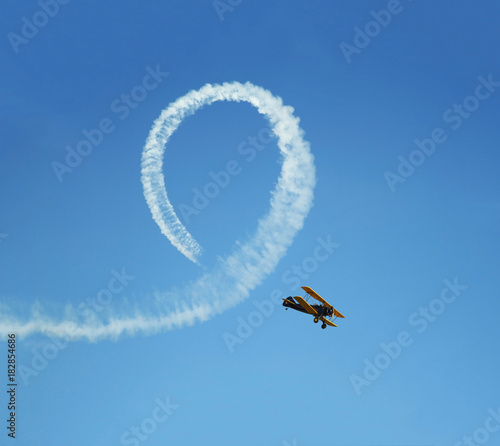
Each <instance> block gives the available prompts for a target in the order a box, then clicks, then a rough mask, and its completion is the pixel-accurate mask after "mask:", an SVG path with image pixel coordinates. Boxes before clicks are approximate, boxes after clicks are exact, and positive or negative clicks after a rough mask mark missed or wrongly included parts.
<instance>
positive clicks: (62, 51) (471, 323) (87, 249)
mask: <svg viewBox="0 0 500 446" xmlns="http://www.w3.org/2000/svg"><path fill="white" fill-rule="evenodd" d="M237 3H239V4H237ZM42 4H43V5H45V3H44V2H43V0H42V1H41V2H40V3H39V2H35V1H23V2H9V3H7V4H6V5H5V6H4V8H3V14H1V16H0V27H1V29H2V35H3V36H4V37H3V39H2V43H1V44H0V60H1V65H2V70H1V71H0V80H1V82H0V98H1V100H0V126H1V131H0V142H1V147H2V149H1V151H0V169H1V171H0V190H1V194H0V211H1V212H0V277H1V280H0V314H1V316H2V319H1V320H0V331H1V333H2V336H3V339H2V342H1V345H2V349H3V353H1V354H0V358H2V359H1V363H2V364H4V366H3V367H2V369H3V370H4V372H2V373H4V375H3V376H2V377H3V379H6V378H7V342H6V337H5V333H12V332H14V333H15V332H16V330H18V331H19V333H18V336H17V350H16V354H17V367H18V369H17V371H18V373H17V376H16V378H17V383H18V389H17V394H16V398H17V400H16V404H17V407H16V441H17V444H18V445H34V444H37V445H67V444H73V445H80V444H81V445H87V444H95V445H122V444H132V445H134V444H135V445H139V444H140V445H142V444H144V445H164V444H189V445H190V444H200V443H203V444H217V445H220V444H244V445H247V444H248V445H254V444H270V445H272V444H275V445H287V444H289V445H297V446H300V445H306V444H315V445H332V444H334V445H452V446H454V445H457V444H466V443H465V440H464V438H465V437H467V436H469V437H471V438H472V440H471V441H473V442H475V444H480V443H481V442H482V443H483V444H485V443H486V444H497V443H498V441H499V438H500V432H499V431H495V428H496V427H497V426H499V425H500V414H499V410H500V391H499V387H498V385H497V382H498V366H499V361H498V355H497V353H496V350H495V343H494V339H498V335H499V328H498V324H497V323H496V314H497V313H498V310H499V309H500V308H499V306H500V304H499V303H498V294H499V285H498V267H499V261H498V250H499V238H498V235H499V232H498V228H499V223H500V202H499V198H498V190H499V179H498V178H499V176H498V174H497V172H498V167H497V166H498V163H499V155H498V144H499V141H500V130H499V127H498V117H499V105H500V63H499V57H498V56H499V44H498V38H497V37H498V32H497V30H498V26H497V23H498V15H499V14H500V6H499V5H498V4H497V3H496V2H493V1H483V2H481V3H480V4H474V5H472V4H469V3H463V4H457V3H456V2H451V1H442V2H439V4H437V3H431V2H425V3H424V2H415V1H413V2H412V1H410V0H401V1H400V2H397V1H395V0H391V1H389V2H387V1H382V2H378V1H377V2H375V1H370V2H368V1H357V2H347V3H346V2H339V1H330V2H321V1H309V2H305V1H299V0H297V1H275V2H265V1H261V0H258V1H253V2H250V1H245V0H243V1H241V2H236V1H234V2H232V4H233V5H234V6H230V5H231V3H230V2H229V1H226V0H221V1H220V2H213V1H200V2H192V1H189V0H183V1H170V2H155V1H146V2H140V3H139V2H131V1H125V2H120V4H117V3H116V2H109V1H106V2H98V1H93V0H88V1H86V2H73V1H68V2H67V3H65V4H59V3H58V7H57V6H54V4H55V3H54V2H50V1H48V2H47V4H50V5H52V8H53V9H50V12H51V15H52V16H53V17H49V16H48V15H47V14H45V15H44V13H43V9H42ZM224 5H226V7H224ZM45 7H46V8H49V6H45ZM381 10H384V11H391V12H386V13H385V12H382V13H380V11H381ZM40 11H42V13H40ZM37 14H38V15H37ZM375 16H377V17H378V18H379V20H380V21H381V22H384V24H385V25H380V24H379V25H377V23H376V22H375V20H376V19H375ZM24 18H26V19H24ZM37 20H38V21H39V22H38V23H44V25H43V26H39V27H36V26H35V28H34V31H33V26H34V25H26V23H27V22H29V23H32V22H33V21H35V22H36V21H37ZM40 21H41V22H40ZM45 22H46V23H45ZM30 26H31V32H32V33H33V34H35V33H36V34H35V35H33V36H32V37H29V36H31V35H30V34H29V32H30ZM361 33H363V35H361ZM366 33H368V34H371V37H370V36H368V37H367V36H366ZM14 34H15V35H16V36H17V37H15V36H13V35H14ZM368 39H369V40H368ZM356 44H358V46H356ZM346 48H349V50H348V51H347V52H346ZM151 72H155V73H156V76H153V75H152V74H151ZM166 73H168V75H167V74H166ZM148 75H149V76H150V77H149V78H148V80H147V81H146V84H144V82H145V76H148ZM224 82H241V83H245V82H251V83H252V84H254V85H256V86H259V87H262V88H263V89H265V90H268V91H269V92H270V93H271V94H272V95H274V96H277V97H280V98H282V100H283V103H284V104H285V105H289V106H292V107H293V108H294V115H295V116H296V117H298V118H300V128H301V129H302V130H303V131H304V136H303V138H304V140H305V141H307V142H308V143H309V145H310V153H311V154H312V155H313V157H314V167H315V175H314V174H312V173H311V172H309V171H308V172H307V173H304V172H302V173H303V174H304V175H305V176H306V177H307V178H308V179H313V180H315V187H314V200H313V201H308V202H307V203H306V204H305V206H304V208H303V209H302V211H301V212H303V213H305V214H307V217H306V218H305V220H304V224H303V227H302V228H300V229H297V230H296V232H294V231H292V232H293V234H294V238H293V242H291V243H284V244H283V246H285V247H286V248H287V249H286V251H284V252H282V253H280V254H279V255H278V256H277V260H276V262H275V264H274V263H273V264H272V265H271V267H270V268H268V269H262V268H257V269H256V270H251V271H252V274H253V275H252V274H251V275H250V276H249V277H248V278H247V279H248V280H249V281H250V282H251V283H252V285H251V286H250V288H249V291H248V297H247V298H246V299H244V300H243V299H242V301H241V302H240V303H237V304H236V301H232V302H233V303H232V304H231V305H233V304H234V305H233V306H232V307H231V308H229V309H227V310H225V311H222V312H220V313H219V314H213V315H212V316H213V317H210V318H209V319H208V320H206V321H205V322H202V323H201V322H196V323H194V324H193V325H192V326H183V327H181V328H177V329H174V330H165V329H161V330H157V331H154V330H153V331H154V332H152V330H149V329H148V330H143V331H138V332H136V333H135V334H133V335H131V334H129V333H125V334H123V335H121V336H118V337H113V336H107V335H106V336H102V339H99V340H95V341H89V340H88V339H87V338H82V339H76V340H71V341H68V340H67V339H65V337H64V336H62V337H61V338H57V337H55V336H54V335H51V336H50V337H49V336H47V334H44V333H40V332H37V331H40V330H42V329H43V327H47V325H48V324H49V322H50V321H56V322H57V323H58V324H64V323H65V322H66V323H67V322H71V321H74V320H75V319H74V316H75V315H74V311H76V310H79V313H78V316H79V317H80V319H79V321H80V323H81V324H84V325H85V327H87V328H88V329H89V330H90V331H92V327H94V326H95V327H97V326H102V324H104V325H106V324H108V326H110V325H112V322H114V323H117V321H121V320H124V319H127V318H131V319H133V320H134V321H136V322H137V321H138V320H139V319H138V318H142V319H141V321H143V322H144V323H145V324H146V325H147V324H148V321H151V320H155V318H156V317H158V314H159V313H162V314H163V313H164V312H165V311H167V310H165V308H167V307H168V308H175V307H176V306H178V305H181V303H182V302H184V299H187V294H189V293H188V292H189V290H191V289H192V288H190V287H191V286H192V285H190V284H193V283H194V282H195V281H199V280H201V279H200V277H202V276H203V277H208V279H206V285H207V287H206V288H207V290H206V295H202V296H201V297H200V299H202V300H203V299H208V300H210V302H212V300H211V299H214V296H215V300H214V302H215V301H217V300H219V299H220V300H221V301H224V300H225V299H233V297H234V296H233V297H231V296H230V294H231V292H228V291H231V290H228V287H230V286H231V284H234V285H235V288H237V286H238V285H241V282H238V279H241V278H236V279H234V280H233V281H232V282H231V281H229V280H228V278H227V277H226V276H224V274H223V272H224V271H225V270H223V269H222V270H221V269H220V268H219V269H218V265H219V266H220V265H221V262H223V260H224V259H227V258H228V256H230V255H231V254H232V253H234V252H236V251H237V249H238V247H239V246H242V244H243V245H244V244H245V243H250V242H251V241H252V240H254V238H253V237H254V234H255V232H256V229H257V223H258V221H259V220H260V219H262V218H263V216H265V215H266V213H268V212H269V202H270V198H271V191H272V190H273V189H274V188H275V187H276V184H277V182H278V178H279V177H280V170H281V165H282V161H283V158H282V156H281V155H280V150H279V148H278V144H277V140H276V138H273V139H272V140H271V141H268V140H267V139H266V141H265V142H264V141H263V139H262V137H259V135H261V136H262V135H263V133H262V131H263V130H262V129H266V128H268V127H269V123H268V122H267V121H266V119H265V117H264V116H262V115H261V114H259V113H258V112H257V111H256V109H255V108H254V107H252V106H251V105H249V104H248V103H245V102H240V103H235V102H227V101H225V102H217V103H215V104H213V105H209V106H208V105H207V106H206V107H204V108H203V109H201V110H198V111H196V113H195V114H193V115H192V116H189V117H188V118H186V119H185V120H184V121H183V122H182V123H181V125H180V126H179V128H178V129H177V130H176V131H175V133H174V134H173V135H172V137H171V139H170V140H169V142H168V144H167V147H166V153H165V155H164V158H163V161H164V165H163V170H162V171H163V175H164V178H165V187H166V190H167V191H168V196H169V199H170V201H171V203H172V205H173V207H174V209H175V210H176V212H177V215H178V217H179V219H180V221H181V223H182V224H183V225H184V226H185V227H186V229H187V230H188V231H189V233H190V234H191V235H192V236H193V237H194V238H195V239H196V240H197V242H198V243H199V244H200V245H201V246H202V247H203V248H204V252H203V255H202V256H201V258H200V264H195V263H193V262H191V261H190V260H189V259H188V258H186V257H185V256H183V255H182V253H181V252H179V250H178V249H176V248H175V247H174V246H173V245H172V244H171V243H170V241H169V239H168V238H167V237H165V236H164V235H163V234H162V233H161V231H160V229H159V227H158V225H157V224H156V223H155V221H154V220H153V218H152V215H151V211H150V209H149V208H148V204H147V203H146V200H145V197H144V193H143V185H142V183H141V156H142V151H143V147H144V145H145V142H146V139H147V138H148V135H149V132H150V130H151V127H152V125H153V122H154V121H155V119H157V118H158V116H159V115H160V113H161V111H162V110H163V109H164V108H166V107H167V106H168V105H169V104H171V103H173V102H174V101H176V100H177V99H178V98H181V97H183V96H185V95H186V94H187V93H188V92H189V91H191V90H199V89H200V88H201V87H202V86H203V85H205V84H206V83H214V84H221V83H224ZM143 85H147V87H148V88H149V89H145V88H144V89H141V88H138V87H141V86H143ZM143 93H145V94H144V95H143V96H140V95H141V94H143ZM124 95H135V96H132V97H136V98H140V100H136V101H133V100H132V101H131V102H130V100H128V99H124V98H125V96H124ZM137 95H139V96H137ZM127 101H129V102H127ZM120 107H121V108H120ZM100 125H101V126H102V127H101V128H104V129H106V131H107V133H102V141H101V142H100V143H99V144H98V145H97V146H95V147H93V148H92V150H91V153H89V154H88V155H87V156H83V157H82V158H81V160H80V161H78V162H76V163H75V166H74V167H71V168H70V169H68V170H67V171H65V173H63V174H62V176H61V175H59V177H58V176H57V175H56V173H55V171H54V163H60V164H61V165H62V164H64V163H66V162H67V161H66V156H67V149H66V147H67V146H68V145H69V146H71V147H72V148H75V147H76V146H77V145H78V144H79V143H80V142H81V141H83V140H85V138H86V137H85V134H86V133H85V132H91V133H92V132H93V130H94V129H96V128H99V126H100ZM93 134H94V135H96V134H97V133H95V132H94V133H93ZM433 137H434V139H435V141H434V142H433V143H430V139H432V138H433ZM249 138H254V139H253V141H254V142H255V141H256V142H257V144H260V146H259V148H260V150H256V151H255V152H254V153H253V154H252V152H250V151H249V150H250V149H249V148H250V147H251V145H250V144H249V143H248V142H249V141H251V139H250V140H249ZM416 140H418V141H417V142H416ZM294 141H295V142H296V140H294ZM245 142H246V143H247V145H243V146H242V145H241V144H242V143H245ZM418 144H421V145H422V144H423V145H424V150H421V149H419V147H418ZM432 146H434V148H433V149H431V148H432ZM81 147H82V148H83V149H84V148H85V147H87V148H88V147H89V146H88V145H87V146H85V145H82V146H81ZM425 150H427V152H428V153H427V154H426V153H424V152H425ZM300 153H304V152H300ZM254 155H255V156H254ZM230 162H233V164H232V166H235V165H237V166H238V167H239V169H236V170H237V172H238V173H236V174H234V175H233V174H231V175H230V177H229V178H230V181H229V182H228V184H227V185H226V186H225V187H220V188H219V190H218V191H217V193H216V194H214V195H215V196H214V197H213V198H210V199H207V201H208V203H206V206H204V207H203V208H202V209H197V211H198V212H197V213H194V214H192V215H189V216H188V217H186V214H183V213H182V212H181V209H186V207H185V206H191V207H192V205H193V199H194V197H195V191H196V190H199V191H203V190H204V188H206V187H207V184H209V183H210V182H211V181H213V178H212V177H211V175H210V173H211V172H212V173H214V174H218V173H219V172H222V171H227V170H228V163H230ZM234 163H236V164H234ZM412 163H413V164H412ZM69 170H71V172H69ZM300 173H301V170H300V169H299V170H298V171H295V174H296V175H299V174H300ZM295 204H296V203H295ZM309 208H310V209H309ZM304 209H305V210H304ZM286 212H290V214H289V215H291V216H293V218H292V217H291V218H290V222H289V227H293V226H294V224H296V223H300V218H301V216H300V215H302V214H300V215H299V216H298V217H297V218H296V214H293V213H292V212H291V211H290V210H289V209H288V208H287V210H286V211H285V214H286ZM299 226H300V225H299ZM285 232H286V231H285ZM276 243H277V242H276ZM276 243H274V241H273V240H271V242H270V245H269V246H271V248H270V250H271V251H273V250H277V249H278V248H279V246H278V245H277V244H276ZM280 246H281V245H280ZM273 252H274V251H273ZM278 260H279V261H278ZM221 271H222V272H221ZM204 283H205V282H204ZM299 283H300V285H308V286H311V287H312V288H313V289H315V290H316V291H317V292H318V293H319V294H321V295H322V296H323V297H324V298H326V299H327V300H329V301H330V302H331V303H333V304H334V305H335V306H336V307H337V308H338V309H339V310H340V311H341V312H342V313H343V314H345V315H346V318H345V319H344V320H341V321H339V323H338V325H339V326H338V328H328V329H327V330H321V329H320V327H319V326H318V325H315V324H314V323H313V322H312V318H310V317H309V316H306V315H303V314H300V313H296V312H293V311H285V309H284V308H283V307H282V306H281V305H280V304H279V298H280V296H281V295H283V296H284V297H286V296H288V295H297V294H302V290H300V289H299V288H298V287H297V285H298V284H299ZM238 289H239V288H238ZM443 290H445V291H443ZM446 290H448V291H446ZM238 292H239V291H238ZM238 292H236V295H237V296H238ZM243 294H244V293H243ZM240 297H241V296H240ZM97 298H99V299H100V302H101V304H102V302H105V304H104V305H100V304H99V303H96V302H97ZM190 298H191V299H192V298H193V296H192V295H190ZM234 299H237V297H234ZM276 303H277V304H276ZM214 305H215V304H214ZM134 318H135V319H134ZM30 324H32V325H30ZM49 325H50V324H49ZM28 326H33V327H36V329H35V330H34V332H33V333H31V334H30V335H29V336H22V333H23V330H26V327H28ZM61 326H62V327H66V329H67V330H66V331H67V332H69V331H70V329H69V328H68V326H64V325H59V327H61ZM89 327H90V328H89ZM42 331H43V330H42ZM62 334H64V330H63V333H62ZM0 408H1V409H0V410H1V413H2V419H5V420H6V419H7V418H3V417H8V415H7V413H8V410H7V400H6V397H5V394H4V396H3V397H2V398H1V399H0ZM2 423H3V425H2V431H1V433H0V435H1V436H2V437H4V438H6V437H7V429H6V424H7V423H6V422H2ZM495 423H496V424H495ZM483 440H484V441H483ZM3 441H4V440H2V444H3ZM5 441H8V439H7V438H6V440H5Z"/></svg>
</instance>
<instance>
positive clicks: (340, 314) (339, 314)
mask: <svg viewBox="0 0 500 446" xmlns="http://www.w3.org/2000/svg"><path fill="white" fill-rule="evenodd" d="M333 314H334V315H335V316H337V317H345V316H344V315H343V314H342V313H341V312H340V311H337V310H336V309H335V308H334V309H333Z"/></svg>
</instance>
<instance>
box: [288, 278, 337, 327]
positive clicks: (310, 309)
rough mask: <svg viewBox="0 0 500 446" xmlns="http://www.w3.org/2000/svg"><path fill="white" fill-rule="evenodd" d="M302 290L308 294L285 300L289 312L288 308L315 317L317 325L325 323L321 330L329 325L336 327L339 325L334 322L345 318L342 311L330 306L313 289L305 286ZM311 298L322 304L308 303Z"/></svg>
mask: <svg viewBox="0 0 500 446" xmlns="http://www.w3.org/2000/svg"><path fill="white" fill-rule="evenodd" d="M302 289H303V290H304V291H305V292H306V295H305V296H304V297H300V296H295V297H292V296H289V297H287V298H286V299H283V306H284V307H286V309H287V310H288V308H293V309H294V310H297V311H300V312H302V313H307V314H310V315H312V316H314V322H315V323H317V322H318V321H321V322H323V324H321V328H326V326H327V325H330V326H331V327H336V326H337V325H335V324H334V323H333V321H334V320H335V319H337V318H338V317H341V318H344V317H345V316H344V315H343V314H342V313H341V312H340V311H337V310H336V309H335V308H333V305H331V304H329V303H328V302H327V301H326V300H325V299H323V298H322V297H321V296H320V295H319V294H318V293H316V291H314V290H313V289H311V288H309V287H308V286H303V287H302ZM311 297H312V298H313V299H316V300H317V301H318V302H320V304H312V305H311V304H310V303H309V302H307V301H308V300H309V299H310V298H311Z"/></svg>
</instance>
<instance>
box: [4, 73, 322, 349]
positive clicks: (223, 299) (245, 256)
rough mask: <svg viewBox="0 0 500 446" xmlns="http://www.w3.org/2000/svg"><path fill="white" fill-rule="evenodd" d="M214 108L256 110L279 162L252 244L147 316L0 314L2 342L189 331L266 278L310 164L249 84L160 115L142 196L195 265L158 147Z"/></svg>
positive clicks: (290, 127) (284, 242) (284, 116)
mask: <svg viewBox="0 0 500 446" xmlns="http://www.w3.org/2000/svg"><path fill="white" fill-rule="evenodd" d="M216 101H236V102H239V101H245V102H248V103H250V104H251V105H253V106H254V107H256V108H257V110H258V112H259V113H261V114H263V115H264V116H265V117H266V118H267V119H268V120H269V123H270V125H271V128H272V130H273V132H274V134H275V135H276V136H277V137H278V147H279V149H280V151H281V153H282V155H283V164H282V168H281V173H280V177H279V179H278V183H277V185H276V187H275V189H274V190H273V191H272V193H271V200H270V204H271V207H270V210H269V212H268V213H267V214H266V215H265V216H264V217H262V218H261V219H260V220H259V221H258V224H257V229H256V231H255V233H254V235H253V237H251V238H250V240H249V241H247V242H246V243H244V244H237V247H236V248H235V250H234V251H233V252H232V253H231V254H230V255H229V256H227V257H226V258H224V259H220V260H218V262H217V263H216V265H215V267H214V268H213V270H212V271H211V272H208V273H204V274H203V275H202V276H201V277H200V278H199V279H198V280H196V281H194V282H193V283H191V284H189V285H188V286H186V287H184V288H183V289H174V290H172V291H169V292H165V293H162V294H161V295H159V296H157V301H156V306H155V312H154V313H153V314H152V313H146V312H145V311H144V310H141V311H135V312H133V314H128V315H122V314H121V315H116V314H107V315H106V316H103V317H102V319H101V320H99V321H93V322H92V323H89V322H86V321H82V320H79V319H78V318H77V317H76V315H75V310H74V309H73V308H71V307H70V308H67V309H66V316H65V318H64V319H63V320H59V321H56V320H54V319H53V318H51V317H50V316H47V315H44V314H43V313H42V312H41V311H37V312H36V313H34V314H32V316H31V318H30V319H29V320H27V321H20V320H19V319H18V318H15V317H13V316H12V315H7V314H5V310H2V309H1V308H0V318H1V319H0V320H1V321H2V322H1V324H0V336H1V337H6V335H7V333H8V332H10V333H12V332H14V333H17V334H18V335H19V336H27V335H30V334H34V333H45V334H48V335H54V336H58V337H63V338H66V339H72V340H76V339H81V338H86V339H89V340H92V341H94V340H99V339H104V338H112V339H116V338H117V337H118V336H120V335H122V334H128V335H134V334H137V333H143V334H150V333H156V332H158V331H164V330H170V329H173V328H179V327H183V326H189V325H192V324H193V323H195V322H196V321H204V320H207V319H210V318H211V317H213V316H214V315H216V314H218V313H221V312H223V311H224V310H226V309H228V308H230V307H232V306H234V305H236V304H238V303H239V302H241V301H242V300H244V299H245V298H247V297H248V295H249V293H250V291H251V290H252V289H254V288H255V287H256V286H258V285H259V284H260V283H261V282H262V281H263V280H264V278H265V277H266V276H267V275H268V274H270V273H271V272H272V271H273V270H274V268H275V267H276V265H277V264H278V262H279V260H280V259H281V258H282V257H283V256H284V254H285V252H286V249H287V248H288V247H289V246H290V244H291V243H292V241H293V238H294V236H295V235H296V233H297V231H298V230H300V229H301V228H302V226H303V223H304V219H305V217H306V216H307V214H308V212H309V209H310V208H311V206H312V201H313V189H314V186H315V181H316V180H315V168H314V162H313V156H312V155H311V153H310V150H309V144H308V143H307V142H306V141H304V139H303V138H302V134H303V132H302V130H301V129H300V127H299V119H298V118H296V117H295V116H294V115H293V108H292V107H289V106H284V105H283V103H282V100H281V99H280V98H278V97H274V96H273V95H272V94H271V93H270V92H269V91H267V90H264V89H262V88H260V87H257V86H255V85H252V84H250V83H246V84H240V83H238V82H233V83H224V84H222V85H210V84H207V85H205V86H204V87H202V88H201V89H200V90H198V91H191V92H189V93H188V94H187V95H185V96H183V97H181V98H179V99H178V100H177V101H175V102H174V103H172V104H171V105H169V106H168V107H167V108H166V109H165V110H163V112H162V113H161V115H160V117H159V118H158V119H157V120H156V121H155V123H154V125H153V128H152V129H151V132H150V134H149V137H148V138H147V141H146V145H145V147H144V151H143V155H142V182H143V186H144V196H145V198H146V201H147V203H148V205H149V207H150V209H151V213H152V215H153V218H154V220H155V221H156V222H157V224H158V225H159V227H160V229H161V232H162V233H163V234H164V235H166V236H167V237H168V238H169V239H170V241H171V242H172V244H173V245H174V246H175V247H176V248H177V249H178V250H179V251H180V252H181V253H182V254H184V255H185V256H186V257H187V258H189V259H190V260H192V261H193V262H195V263H196V262H197V261H198V259H199V257H200V255H201V253H202V248H201V247H200V245H199V244H198V243H197V242H196V240H195V239H194V238H193V237H192V236H191V234H189V232H188V231H187V229H186V228H185V227H184V226H183V225H182V223H181V222H180V220H179V219H178V217H177V215H176V213H175V211H174V208H173V206H172V205H171V203H170V201H169V199H168V195H167V192H166V190H165V182H164V177H163V173H162V166H163V161H162V160H163V153H164V150H165V145H166V143H167V141H168V139H169V138H170V136H171V135H172V133H173V132H174V131H175V130H176V129H177V127H178V126H179V124H180V123H181V122H182V120H183V119H184V118H185V117H186V116H189V115H191V114H193V113H194V112H195V111H196V110H198V109H199V108H201V107H203V106H205V105H209V104H212V103H213V102H216ZM168 302H174V304H172V303H170V304H169V303H168ZM141 307H144V306H143V305H141ZM5 321H8V323H5Z"/></svg>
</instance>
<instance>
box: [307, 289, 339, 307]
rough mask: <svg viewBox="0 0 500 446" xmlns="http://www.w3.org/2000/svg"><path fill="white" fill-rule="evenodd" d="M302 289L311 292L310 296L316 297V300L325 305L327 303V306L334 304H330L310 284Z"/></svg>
mask: <svg viewBox="0 0 500 446" xmlns="http://www.w3.org/2000/svg"><path fill="white" fill-rule="evenodd" d="M302 289H303V290H304V291H305V292H306V293H307V294H309V295H310V296H312V297H314V298H315V299H316V300H319V301H320V302H321V303H322V304H323V305H326V306H327V307H333V305H332V304H329V303H328V302H327V301H326V300H325V299H323V298H322V297H321V296H320V295H319V294H318V293H316V291H314V290H313V289H311V288H309V287H308V286H303V287H302Z"/></svg>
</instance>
